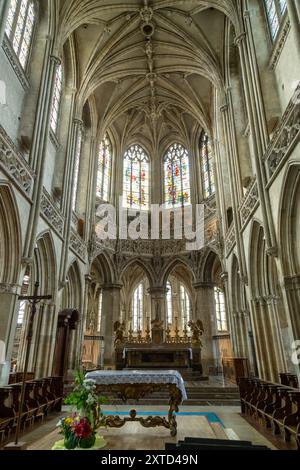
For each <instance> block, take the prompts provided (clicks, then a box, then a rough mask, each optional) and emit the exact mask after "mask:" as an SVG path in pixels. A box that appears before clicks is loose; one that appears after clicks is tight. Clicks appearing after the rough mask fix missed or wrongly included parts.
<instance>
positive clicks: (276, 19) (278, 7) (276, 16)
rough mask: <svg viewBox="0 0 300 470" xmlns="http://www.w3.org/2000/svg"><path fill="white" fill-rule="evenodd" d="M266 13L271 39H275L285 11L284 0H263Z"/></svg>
mask: <svg viewBox="0 0 300 470" xmlns="http://www.w3.org/2000/svg"><path fill="white" fill-rule="evenodd" d="M265 7H266V13H267V17H268V23H269V28H270V33H271V36H272V39H273V40H274V39H276V36H277V34H278V31H279V28H280V24H281V21H282V18H283V15H284V13H285V11H286V0H265Z"/></svg>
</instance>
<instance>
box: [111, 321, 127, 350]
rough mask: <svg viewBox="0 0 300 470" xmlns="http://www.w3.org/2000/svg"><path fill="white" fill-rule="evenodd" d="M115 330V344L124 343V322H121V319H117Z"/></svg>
mask: <svg viewBox="0 0 300 470" xmlns="http://www.w3.org/2000/svg"><path fill="white" fill-rule="evenodd" d="M114 332H115V346H116V345H117V344H120V343H124V332H125V325H124V322H123V323H121V322H120V321H119V320H117V321H115V323H114Z"/></svg>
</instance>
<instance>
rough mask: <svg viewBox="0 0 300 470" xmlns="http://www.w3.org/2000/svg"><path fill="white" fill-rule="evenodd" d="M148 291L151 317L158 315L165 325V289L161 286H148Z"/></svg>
mask: <svg viewBox="0 0 300 470" xmlns="http://www.w3.org/2000/svg"><path fill="white" fill-rule="evenodd" d="M148 292H149V294H150V296H151V319H152V320H154V318H156V317H158V318H159V320H161V321H163V322H164V325H165V328H166V326H167V320H166V295H167V289H166V288H165V287H163V286H155V287H150V288H149V289H148Z"/></svg>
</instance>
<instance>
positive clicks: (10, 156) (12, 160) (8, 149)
mask: <svg viewBox="0 0 300 470" xmlns="http://www.w3.org/2000/svg"><path fill="white" fill-rule="evenodd" d="M0 166H1V167H2V169H3V171H4V172H5V173H6V174H7V176H8V177H9V178H10V179H11V180H12V182H13V183H14V184H16V185H17V187H18V188H19V189H20V190H21V191H22V192H23V193H25V194H26V196H28V197H31V191H32V185H33V173H32V171H31V169H30V167H29V165H28V164H27V162H26V161H25V160H24V158H23V157H22V155H21V154H20V152H19V151H18V150H17V149H16V146H15V144H14V143H13V142H12V140H11V139H10V138H9V137H8V135H7V134H6V132H5V130H4V129H3V127H2V126H0Z"/></svg>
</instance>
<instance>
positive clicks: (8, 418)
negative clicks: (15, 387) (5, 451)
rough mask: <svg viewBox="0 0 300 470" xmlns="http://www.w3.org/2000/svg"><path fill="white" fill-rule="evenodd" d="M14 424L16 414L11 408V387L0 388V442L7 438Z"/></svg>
mask: <svg viewBox="0 0 300 470" xmlns="http://www.w3.org/2000/svg"><path fill="white" fill-rule="evenodd" d="M15 424H16V413H15V410H14V408H13V395H12V389H11V387H1V388H0V437H1V441H0V442H1V443H2V441H3V440H4V439H5V438H6V437H8V436H9V434H10V432H11V429H12V428H13V427H14V426H15Z"/></svg>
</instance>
